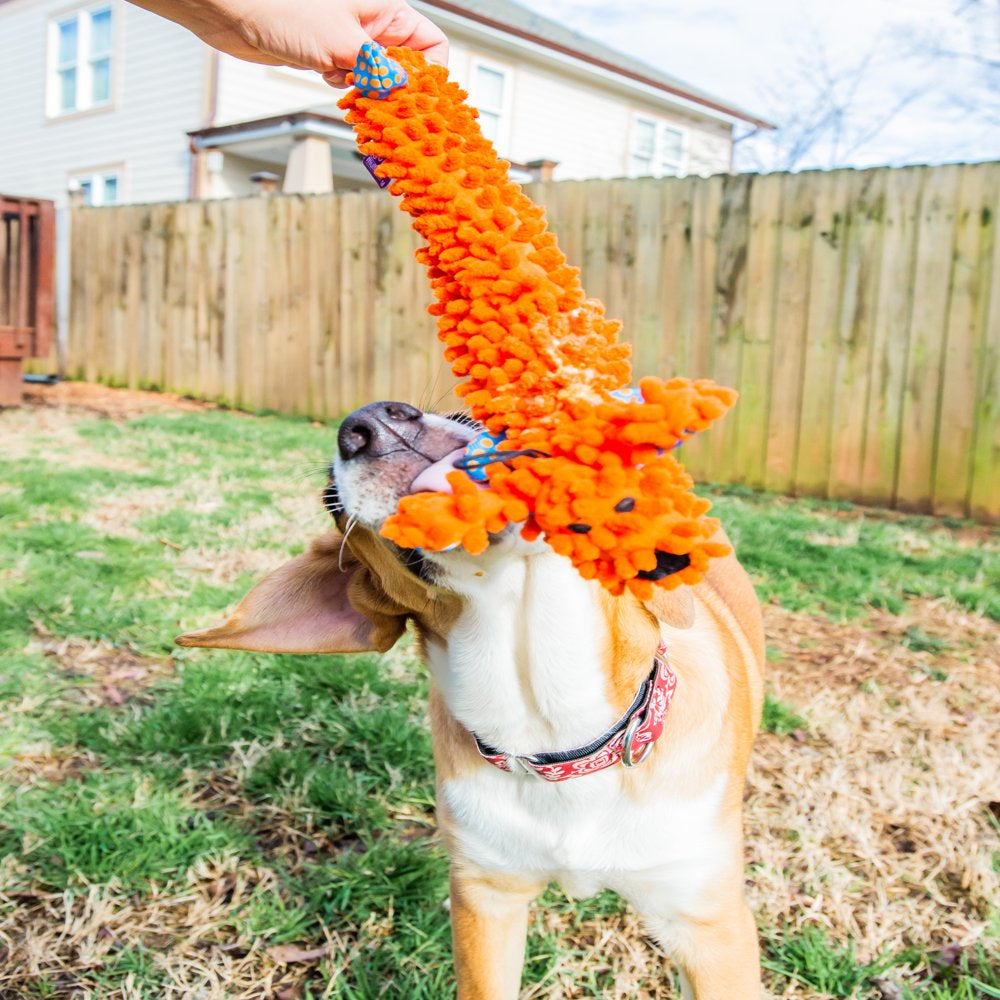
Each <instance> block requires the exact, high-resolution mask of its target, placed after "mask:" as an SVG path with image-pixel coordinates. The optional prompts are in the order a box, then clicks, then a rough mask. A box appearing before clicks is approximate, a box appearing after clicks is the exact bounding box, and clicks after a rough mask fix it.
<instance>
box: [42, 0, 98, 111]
mask: <svg viewBox="0 0 1000 1000" xmlns="http://www.w3.org/2000/svg"><path fill="white" fill-rule="evenodd" d="M49 30H50V34H49V63H50V67H51V69H50V77H49V107H48V112H49V115H50V116H55V115H63V114H68V113H69V112H71V111H86V110H87V109H89V108H99V107H101V106H102V105H106V104H110V103H111V51H112V47H113V46H112V41H113V39H112V21H111V7H110V6H100V7H88V8H85V9H83V10H78V11H74V12H73V13H72V14H67V15H66V16H65V17H60V18H58V19H57V20H55V21H53V22H51V24H50V29H49Z"/></svg>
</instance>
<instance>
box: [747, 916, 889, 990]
mask: <svg viewBox="0 0 1000 1000" xmlns="http://www.w3.org/2000/svg"><path fill="white" fill-rule="evenodd" d="M761 964H762V965H763V966H764V968H765V969H770V970H771V972H774V973H777V974H778V975H779V976H781V977H784V978H786V979H794V980H797V981H798V982H800V983H805V984H806V985H807V986H812V987H815V988H816V989H817V990H819V991H820V992H822V993H824V994H826V995H827V996H831V997H855V996H857V995H858V991H859V990H860V989H861V988H862V987H865V986H869V985H870V984H871V980H872V978H873V977H875V976H878V975H879V974H881V973H883V972H885V971H886V970H887V969H889V968H890V967H891V966H892V964H893V962H892V958H891V957H889V956H881V957H879V958H877V959H876V960H875V961H872V962H862V961H860V960H859V959H858V956H857V954H856V952H855V948H854V942H852V941H847V942H845V943H843V944H840V943H836V942H833V941H831V940H830V939H829V937H828V936H827V932H826V930H825V929H824V928H822V927H819V926H816V925H814V924H811V925H807V926H806V927H804V928H803V929H802V930H801V931H799V933H798V934H789V935H784V934H778V935H774V936H773V937H771V938H770V939H769V940H766V942H765V948H764V955H763V957H762V959H761Z"/></svg>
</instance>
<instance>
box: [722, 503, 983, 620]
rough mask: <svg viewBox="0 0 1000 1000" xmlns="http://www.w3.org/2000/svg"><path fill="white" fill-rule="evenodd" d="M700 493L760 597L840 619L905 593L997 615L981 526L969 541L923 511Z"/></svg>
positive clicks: (899, 599) (897, 600) (900, 600)
mask: <svg viewBox="0 0 1000 1000" xmlns="http://www.w3.org/2000/svg"><path fill="white" fill-rule="evenodd" d="M709 495H710V496H711V498H712V500H713V504H714V509H713V514H714V515H715V516H717V517H719V518H720V519H721V520H722V522H723V524H724V525H725V527H726V530H727V532H728V533H729V536H730V538H731V539H732V541H733V543H734V545H735V548H736V551H737V552H738V553H739V556H740V559H741V561H742V562H743V564H744V565H745V566H746V567H747V569H748V570H749V572H750V573H751V575H752V576H753V578H754V582H755V584H756V585H757V588H758V591H759V592H760V594H761V597H762V598H763V599H765V600H772V601H776V602H778V603H780V604H782V605H783V606H784V607H787V608H789V609H791V610H793V611H812V612H819V613H822V614H826V615H829V616H830V617H833V618H837V619H850V618H857V617H859V616H861V615H862V614H863V613H864V612H865V610H866V608H869V607H874V608H884V609H886V610H888V611H890V612H892V613H893V614H898V613H899V612H900V611H902V610H903V608H904V606H905V601H906V598H907V597H929V598H942V597H943V598H947V599H948V600H951V601H953V602H954V603H955V604H956V605H957V606H959V607H963V608H967V609H969V610H970V611H976V612H980V613H982V614H986V615H989V616H990V617H992V618H997V619H1000V544H998V541H997V537H996V536H995V535H993V536H992V537H990V536H989V535H988V533H987V532H986V531H985V529H980V530H981V533H982V537H983V541H982V542H977V543H975V544H972V543H968V542H963V540H962V538H961V536H960V535H959V534H958V533H956V532H955V531H954V530H953V529H951V528H949V527H948V526H946V525H945V524H944V523H943V522H942V521H939V520H935V519H933V518H929V517H899V516H896V515H892V514H886V513H885V512H879V511H866V510H864V509H862V508H852V507H851V506H850V505H845V504H842V503H824V502H822V501H818V500H794V501H793V500H788V499H786V498H783V497H777V496H774V495H771V494H758V493H753V492H751V491H748V490H746V489H743V488H740V487H730V488H728V489H727V488H717V489H715V490H714V491H709ZM987 539H988V541H987Z"/></svg>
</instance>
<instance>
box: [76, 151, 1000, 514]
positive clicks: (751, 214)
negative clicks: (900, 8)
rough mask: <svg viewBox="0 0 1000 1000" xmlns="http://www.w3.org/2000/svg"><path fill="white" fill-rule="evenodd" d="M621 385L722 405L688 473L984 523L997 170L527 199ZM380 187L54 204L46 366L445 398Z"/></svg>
mask: <svg viewBox="0 0 1000 1000" xmlns="http://www.w3.org/2000/svg"><path fill="white" fill-rule="evenodd" d="M529 190H530V193H531V194H532V196H533V197H534V198H535V199H536V200H538V201H540V202H541V203H543V204H545V205H546V206H547V208H548V214H549V218H550V221H551V223H552V225H553V227H554V229H555V230H556V231H557V232H558V235H559V240H560V244H561V246H562V248H563V249H564V250H565V252H566V254H567V256H568V258H569V260H570V262H571V263H574V264H578V265H580V266H581V267H582V271H583V279H584V285H585V287H586V288H587V290H588V292H589V294H591V295H594V296H597V297H600V298H601V299H603V300H604V301H605V303H606V304H607V306H608V312H609V315H612V316H617V317H620V318H621V319H622V320H623V321H624V335H625V336H626V337H627V339H629V340H630V341H631V342H632V343H633V344H634V345H635V364H636V371H637V373H638V374H645V373H657V374H685V375H690V376H695V377H700V376H710V377H713V378H715V379H717V380H718V381H720V382H723V383H725V384H728V385H733V386H736V387H737V388H738V389H739V390H740V393H741V399H740V402H739V404H738V405H737V407H736V408H735V409H734V410H733V411H732V412H731V413H730V414H729V415H728V416H727V417H726V418H725V420H724V421H723V422H722V424H721V425H719V426H718V427H717V428H715V429H713V430H710V431H708V432H707V433H706V434H704V435H700V436H699V437H698V438H696V439H695V440H693V441H692V442H690V443H689V444H687V445H685V455H686V458H685V461H686V463H687V465H688V467H689V468H690V469H691V471H692V472H693V473H694V474H695V475H696V476H698V477H699V478H704V479H714V480H717V481H722V482H742V483H747V484H749V485H751V486H754V487H763V488H767V489H771V490H776V491H779V492H782V493H794V494H803V495H813V496H821V497H836V498H843V499H848V500H855V501H860V502H866V503H878V504H885V505H889V506H896V507H899V508H901V509H908V510H919V511H933V512H935V513H939V514H950V515H971V516H973V517H977V518H980V519H984V520H995V519H997V518H1000V431H998V424H1000V422H998V420H997V415H998V408H1000V384H998V378H1000V246H998V241H997V225H996V219H997V212H998V211H1000V163H985V164H975V165H956V166H942V167H912V168H905V169H876V170H864V171H853V170H846V171H837V172H832V173H820V172H807V173H799V174H771V175H748V174H742V175H731V176H717V177H711V178H708V179H702V178H683V179H672V180H661V181H657V180H646V179H643V180H622V181H601V180H596V181H580V182H576V181H563V182H559V183H549V184H542V185H534V186H532V187H531V188H530V189H529ZM415 246H416V239H415V237H414V236H413V234H412V232H411V230H410V227H409V219H408V217H407V216H405V215H404V214H403V213H402V212H400V211H399V209H398V202H397V200H396V199H394V198H392V197H390V196H389V195H388V194H387V193H384V192H380V191H377V190H376V191H373V192H372V193H364V194H344V195H339V196H338V195H332V196H314V197H301V196H289V197H272V198H254V199H245V200H234V201H209V202H191V203H179V204H162V205H136V206H126V207H121V208H113V209H89V208H88V209H78V210H75V211H74V213H73V220H72V288H71V329H70V337H69V344H68V360H69V368H70V371H71V372H72V373H74V374H78V375H82V376H85V377H87V378H90V379H105V380H110V381H114V382H118V383H122V384H128V385H132V386H156V387H162V388H164V389H171V390H174V391H179V392H185V393H191V394H194V395H197V396H204V397H208V398H217V399H222V400H225V401H228V402H230V403H233V404H236V405H240V406H247V407H254V408H257V407H263V408H271V409H275V410H279V411H283V412H290V413H308V414H311V415H314V416H317V417H333V416H337V415H340V414H343V413H345V412H347V411H349V410H351V409H353V408H354V407H356V406H358V405H361V404H362V403H365V402H368V401H371V400H373V399H384V398H396V399H404V400H408V401H412V402H414V403H417V404H422V405H425V406H428V405H437V406H448V405H450V403H451V401H450V400H449V392H448V390H449V388H450V387H451V385H452V384H453V382H452V379H451V377H450V375H449V374H448V373H447V371H446V370H445V368H444V366H443V364H442V362H441V360H440V359H441V345H440V344H439V343H438V341H437V340H436V338H435V335H434V325H433V321H432V320H431V319H430V318H429V317H428V316H427V315H426V314H425V312H424V307H425V305H426V303H427V302H428V301H429V299H430V292H429V288H428V286H427V283H426V280H425V277H424V274H423V271H422V268H420V267H418V266H417V265H416V264H415V262H414V261H413V257H412V254H413V250H414V248H415Z"/></svg>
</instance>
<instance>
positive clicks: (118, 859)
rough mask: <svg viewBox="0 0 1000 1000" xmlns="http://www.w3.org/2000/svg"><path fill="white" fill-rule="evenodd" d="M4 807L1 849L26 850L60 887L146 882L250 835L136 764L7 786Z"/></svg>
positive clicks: (239, 844)
mask: <svg viewBox="0 0 1000 1000" xmlns="http://www.w3.org/2000/svg"><path fill="white" fill-rule="evenodd" d="M0 809H2V813H3V824H2V827H0V854H8V853H13V852H15V851H20V852H21V853H22V855H23V857H24V858H25V860H26V861H27V862H28V864H29V865H30V866H31V868H32V869H33V871H34V872H35V874H36V875H37V877H38V878H39V879H40V880H41V881H42V882H43V883H44V884H45V885H49V886H53V887H55V888H66V887H70V886H73V885H78V884H80V883H81V882H102V883H103V882H112V881H113V882H115V883H116V884H117V885H118V886H120V887H121V888H123V889H126V890H134V889H141V888H144V887H146V886H147V885H148V883H149V882H150V881H151V880H156V881H159V882H162V881H164V880H168V879H170V878H171V877H175V876H177V875H178V874H182V873H183V872H184V871H186V870H187V869H188V868H189V867H190V866H191V865H192V864H194V863H195V862H196V861H197V860H198V859H199V858H202V857H204V856H206V855H210V854H213V853H218V852H222V851H226V850H230V851H238V850H241V849H245V848H246V846H247V845H248V842H249V837H248V835H247V833H246V832H245V831H240V830H238V829H236V828H235V827H232V826H229V825H227V824H224V823H220V822H217V821H214V820H212V819H209V818H208V817H207V816H206V814H205V813H204V812H203V811H201V810H198V809H195V808H192V807H191V806H190V805H187V804H186V803H185V801H184V798H183V796H182V795H181V794H179V793H178V792H177V791H175V790H174V789H171V788H167V787H163V786H161V785H157V784H154V783H153V782H151V781H149V780H145V779H144V778H143V777H142V776H141V774H139V773H138V772H136V771H135V770H130V771H127V772H125V773H120V772H102V773H99V774H86V773H85V774H83V775H81V776H80V777H79V778H78V779H75V780H70V781H66V782H64V783H61V784H55V785H44V784H40V785H36V786H34V787H32V788H29V789H27V790H26V791H23V792H20V793H17V792H15V793H14V794H13V796H12V797H9V794H8V801H5V802H3V803H2V804H0Z"/></svg>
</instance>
